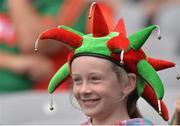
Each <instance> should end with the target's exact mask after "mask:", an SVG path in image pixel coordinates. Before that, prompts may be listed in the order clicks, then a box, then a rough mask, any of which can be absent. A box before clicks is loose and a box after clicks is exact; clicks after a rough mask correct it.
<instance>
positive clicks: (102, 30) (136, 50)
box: [35, 2, 175, 121]
mask: <svg viewBox="0 0 180 126" xmlns="http://www.w3.org/2000/svg"><path fill="white" fill-rule="evenodd" d="M91 14H92V33H91V34H84V33H81V32H79V31H76V30H74V29H72V28H70V27H67V26H59V27H58V28H53V29H49V30H47V31H45V32H43V33H42V34H40V36H39V39H41V40H44V39H54V40H58V41H59V42H61V43H63V44H65V45H66V46H67V47H68V48H70V49H71V50H72V51H71V52H70V54H69V55H68V59H67V62H66V63H65V64H64V65H63V66H62V67H61V68H60V69H59V70H58V71H57V72H56V74H55V75H54V76H53V77H52V79H51V81H50V83H49V87H48V92H49V93H50V94H52V93H53V92H54V91H55V89H56V88H57V87H58V86H60V85H61V83H62V82H63V81H64V80H65V79H66V78H67V77H69V76H70V74H71V70H70V64H71V62H72V60H73V59H74V58H75V57H78V56H82V55H86V56H87V55H88V56H95V57H101V58H106V59H108V60H111V61H113V62H114V63H116V64H118V65H122V66H123V67H124V68H125V69H126V70H127V71H128V72H131V73H135V74H136V75H137V88H136V91H137V94H138V97H142V98H144V99H145V100H146V101H147V102H148V103H149V104H150V105H151V106H152V107H153V108H154V109H155V110H156V111H157V112H158V113H159V114H160V115H161V116H162V118H163V119H164V120H166V121H167V120H168V119H169V116H168V110H167V108H166V105H165V104H164V102H163V101H162V98H163V96H164V87H163V83H162V81H161V79H160V77H159V75H158V74H157V71H159V70H163V69H166V68H170V67H174V66H175V63H173V62H170V61H165V60H160V59H155V58H151V57H148V56H147V55H146V54H145V52H144V51H143V49H142V48H141V47H142V46H143V44H144V43H145V42H146V40H147V39H148V37H149V36H150V34H151V32H152V31H153V30H155V29H157V30H158V39H160V29H159V26H157V25H152V26H149V27H146V28H144V29H141V30H139V31H137V32H135V33H134V34H132V35H129V36H127V35H126V30H125V25H124V21H123V19H120V20H119V22H118V24H117V26H116V27H115V29H114V30H113V31H109V29H108V26H107V22H106V21H105V19H104V16H103V14H102V11H101V9H100V7H99V5H98V4H97V3H96V2H94V3H93V4H92V5H91V9H90V16H91ZM37 47H38V40H37V41H36V44H35V49H36V50H37Z"/></svg>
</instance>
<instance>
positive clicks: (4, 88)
mask: <svg viewBox="0 0 180 126" xmlns="http://www.w3.org/2000/svg"><path fill="white" fill-rule="evenodd" d="M31 1H32V4H33V7H35V9H36V10H38V12H39V13H40V14H42V15H47V16H56V15H57V14H58V12H59V9H60V7H61V4H62V3H63V0H53V2H52V0H31ZM6 2H7V1H6V0H0V14H5V15H6V13H8V7H7V4H6ZM85 15H86V12H85V11H84V12H83V13H82V15H81V16H80V17H79V20H78V21H77V22H76V24H75V25H74V26H73V28H74V29H77V30H78V31H81V32H84V29H85V18H86V17H85ZM0 51H5V52H8V53H13V54H15V55H19V54H21V52H20V50H19V49H18V48H17V47H16V45H15V44H13V45H8V44H7V43H6V42H2V40H0ZM0 62H1V61H0ZM27 89H33V81H32V80H30V79H29V78H28V77H27V76H26V75H17V74H15V73H13V72H11V71H9V70H6V69H2V68H0V93H3V92H14V91H20V90H27Z"/></svg>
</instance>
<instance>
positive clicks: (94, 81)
mask: <svg viewBox="0 0 180 126" xmlns="http://www.w3.org/2000/svg"><path fill="white" fill-rule="evenodd" d="M101 80H102V78H101V77H99V76H92V77H90V81H91V82H93V83H99V82H100V81H101Z"/></svg>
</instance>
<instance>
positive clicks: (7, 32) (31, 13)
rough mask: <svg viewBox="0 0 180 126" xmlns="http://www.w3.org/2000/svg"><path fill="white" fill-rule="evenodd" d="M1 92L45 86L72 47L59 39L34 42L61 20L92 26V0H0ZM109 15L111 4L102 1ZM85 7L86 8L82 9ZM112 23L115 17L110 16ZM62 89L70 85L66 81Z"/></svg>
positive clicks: (76, 25)
mask: <svg viewBox="0 0 180 126" xmlns="http://www.w3.org/2000/svg"><path fill="white" fill-rule="evenodd" d="M0 3H1V4H0V80H1V82H0V92H11V91H19V90H26V89H34V88H35V89H41V90H42V89H46V88H47V85H48V82H49V79H50V78H51V76H52V75H53V74H54V72H55V71H57V69H58V68H59V67H60V66H61V65H62V64H63V63H64V62H65V61H66V60H65V59H66V58H67V54H68V52H69V49H68V48H67V47H65V46H64V45H62V44H59V43H56V42H55V43H53V44H52V43H49V42H50V41H52V40H47V41H44V42H42V43H41V44H40V49H39V51H38V53H37V54H34V43H35V41H36V39H37V38H38V35H39V33H40V32H41V31H43V30H45V29H47V28H51V27H55V26H58V25H60V24H63V25H67V26H72V27H73V28H75V29H77V30H79V31H81V32H85V31H87V32H88V30H89V27H90V26H89V25H88V24H89V23H88V22H87V17H88V13H87V10H86V9H85V8H86V7H87V5H89V1H84V0H78V1H74V0H55V1H53V2H52V1H51V0H44V1H39V0H18V1H17V0H7V1H6V0H0ZM101 6H102V8H104V9H103V10H104V11H105V12H107V16H106V19H107V20H108V19H111V18H108V16H110V15H112V14H113V11H112V7H111V6H109V5H108V4H107V3H105V4H104V2H102V4H101ZM82 8H83V9H82ZM109 22H111V23H112V20H109ZM111 23H109V24H111ZM63 85H64V86H62V87H61V89H69V88H70V85H69V84H68V81H66V82H65V83H64V84H63Z"/></svg>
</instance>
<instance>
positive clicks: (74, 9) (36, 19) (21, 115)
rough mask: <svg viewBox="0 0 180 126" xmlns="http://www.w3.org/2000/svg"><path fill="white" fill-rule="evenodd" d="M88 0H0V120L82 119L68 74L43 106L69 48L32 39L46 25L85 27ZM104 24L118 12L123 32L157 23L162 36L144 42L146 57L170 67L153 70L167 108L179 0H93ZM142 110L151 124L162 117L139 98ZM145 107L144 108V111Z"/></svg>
mask: <svg viewBox="0 0 180 126" xmlns="http://www.w3.org/2000/svg"><path fill="white" fill-rule="evenodd" d="M92 2H93V0H0V124H79V123H81V122H83V121H84V120H86V117H84V115H83V114H82V113H81V111H79V110H76V109H74V108H73V106H72V105H71V104H70V100H69V98H70V97H71V91H70V89H71V83H70V79H68V80H67V81H65V82H64V84H63V85H62V86H61V88H59V89H58V90H57V92H56V94H55V95H54V97H55V99H54V100H55V105H56V106H57V107H56V108H55V111H54V112H49V111H48V104H49V96H48V93H47V86H48V82H49V80H50V78H51V77H52V75H53V74H54V73H55V72H56V71H57V70H58V69H59V67H60V66H61V65H62V64H63V63H64V62H66V58H67V55H68V52H69V51H70V50H69V49H68V48H66V47H65V46H64V45H62V44H60V43H59V42H52V40H46V41H42V42H40V44H39V51H38V53H34V44H35V41H36V39H37V38H38V36H39V34H40V33H41V32H42V31H44V30H46V29H49V28H54V27H57V26H59V25H66V26H70V27H73V28H74V29H76V30H78V31H81V32H84V33H89V32H90V30H91V29H90V20H89V19H88V14H89V8H90V5H91V3H92ZM96 2H99V3H100V6H101V9H102V10H103V11H104V13H105V15H104V16H105V18H106V20H107V21H108V22H109V27H110V29H112V28H113V26H115V25H116V23H117V21H118V19H119V18H121V17H123V18H124V21H125V24H126V30H127V34H128V35H130V34H132V33H133V32H136V31H137V30H139V29H141V28H143V27H146V26H149V25H151V24H157V25H159V26H160V28H161V36H162V39H161V41H159V40H158V39H157V32H156V31H155V32H153V34H152V36H150V38H149V39H148V41H147V42H146V44H145V46H144V48H143V49H144V50H145V52H147V54H148V55H150V56H152V57H157V58H160V59H167V60H170V61H174V62H176V64H177V67H176V68H172V69H168V70H164V71H162V72H159V74H160V76H161V78H162V80H163V82H164V84H165V85H164V87H165V96H164V101H165V103H166V104H167V107H168V109H169V112H170V117H171V116H172V114H173V112H174V110H175V104H176V101H177V98H178V97H179V96H180V94H179V90H178V89H180V85H179V84H178V80H176V75H177V74H178V72H180V67H179V68H178V64H180V57H179V55H180V25H179V24H178V23H179V22H180V17H179V13H180V1H179V0H96ZM139 107H140V110H142V114H143V115H144V116H145V117H147V118H149V119H152V121H154V123H155V124H167V122H164V121H163V120H162V119H161V118H160V117H159V116H158V115H157V114H156V113H155V112H153V111H154V110H153V111H152V108H150V106H149V105H148V104H146V103H145V101H142V100H141V99H140V100H139ZM144 110H145V111H144Z"/></svg>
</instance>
